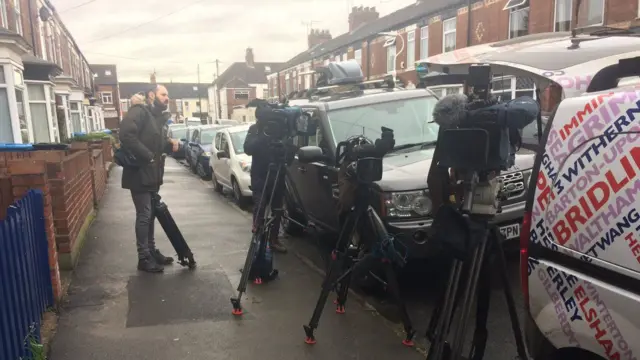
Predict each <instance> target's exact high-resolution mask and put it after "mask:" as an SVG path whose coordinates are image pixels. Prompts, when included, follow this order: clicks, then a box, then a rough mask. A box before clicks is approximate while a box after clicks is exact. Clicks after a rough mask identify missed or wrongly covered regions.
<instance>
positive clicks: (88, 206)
mask: <svg viewBox="0 0 640 360" xmlns="http://www.w3.org/2000/svg"><path fill="white" fill-rule="evenodd" d="M47 171H48V175H49V184H50V186H51V196H52V205H53V206H52V208H53V219H54V226H55V229H56V242H57V244H58V251H59V252H60V253H61V254H68V255H72V254H73V251H74V250H75V249H74V246H75V242H76V240H77V237H78V234H79V232H80V229H81V228H82V226H83V225H84V223H85V220H86V219H87V216H88V215H89V214H90V213H91V211H92V210H93V206H94V201H93V191H92V185H91V184H92V180H91V175H92V172H91V157H90V153H89V151H86V150H84V151H76V152H74V153H72V154H71V155H69V156H67V157H66V158H65V159H64V160H63V161H62V162H59V163H54V164H52V165H51V166H50V167H48V168H47ZM54 174H55V175H54ZM52 175H53V176H52Z"/></svg>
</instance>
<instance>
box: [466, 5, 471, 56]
mask: <svg viewBox="0 0 640 360" xmlns="http://www.w3.org/2000/svg"><path fill="white" fill-rule="evenodd" d="M469 46H471V0H467V47H469Z"/></svg>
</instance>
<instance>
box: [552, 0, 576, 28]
mask: <svg viewBox="0 0 640 360" xmlns="http://www.w3.org/2000/svg"><path fill="white" fill-rule="evenodd" d="M567 1H568V2H569V29H571V25H572V24H573V0H555V1H554V2H553V31H554V32H558V31H560V30H558V29H557V27H556V24H558V3H560V2H562V3H563V5H564V3H565V2H567Z"/></svg>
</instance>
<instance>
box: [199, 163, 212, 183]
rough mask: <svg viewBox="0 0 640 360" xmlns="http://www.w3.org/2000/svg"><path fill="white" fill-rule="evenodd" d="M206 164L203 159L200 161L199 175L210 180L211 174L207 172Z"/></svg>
mask: <svg viewBox="0 0 640 360" xmlns="http://www.w3.org/2000/svg"><path fill="white" fill-rule="evenodd" d="M205 169H206V168H205V166H204V165H203V164H202V162H201V161H199V162H198V175H200V178H201V179H202V180H209V179H210V175H209V174H207V172H206V171H205Z"/></svg>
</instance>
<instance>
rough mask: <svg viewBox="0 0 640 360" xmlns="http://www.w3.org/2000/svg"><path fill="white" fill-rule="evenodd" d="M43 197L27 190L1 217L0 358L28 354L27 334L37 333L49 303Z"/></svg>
mask: <svg viewBox="0 0 640 360" xmlns="http://www.w3.org/2000/svg"><path fill="white" fill-rule="evenodd" d="M43 201H44V200H43V195H42V192H41V191H40V190H30V191H29V192H28V193H27V194H26V195H25V196H24V197H23V198H22V199H20V200H18V201H16V202H15V203H14V204H13V205H11V206H10V207H9V208H8V209H7V216H6V218H5V219H2V220H0V359H1V360H5V359H7V360H17V359H20V358H28V356H29V349H28V344H27V341H26V339H27V338H29V337H30V335H35V337H36V338H39V329H40V320H41V318H42V314H43V312H44V311H45V310H46V309H47V308H48V307H50V306H52V305H53V289H52V286H51V275H50V270H49V251H48V243H47V235H46V231H45V219H44V206H43V204H44V202H43ZM32 329H35V334H32Z"/></svg>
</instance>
